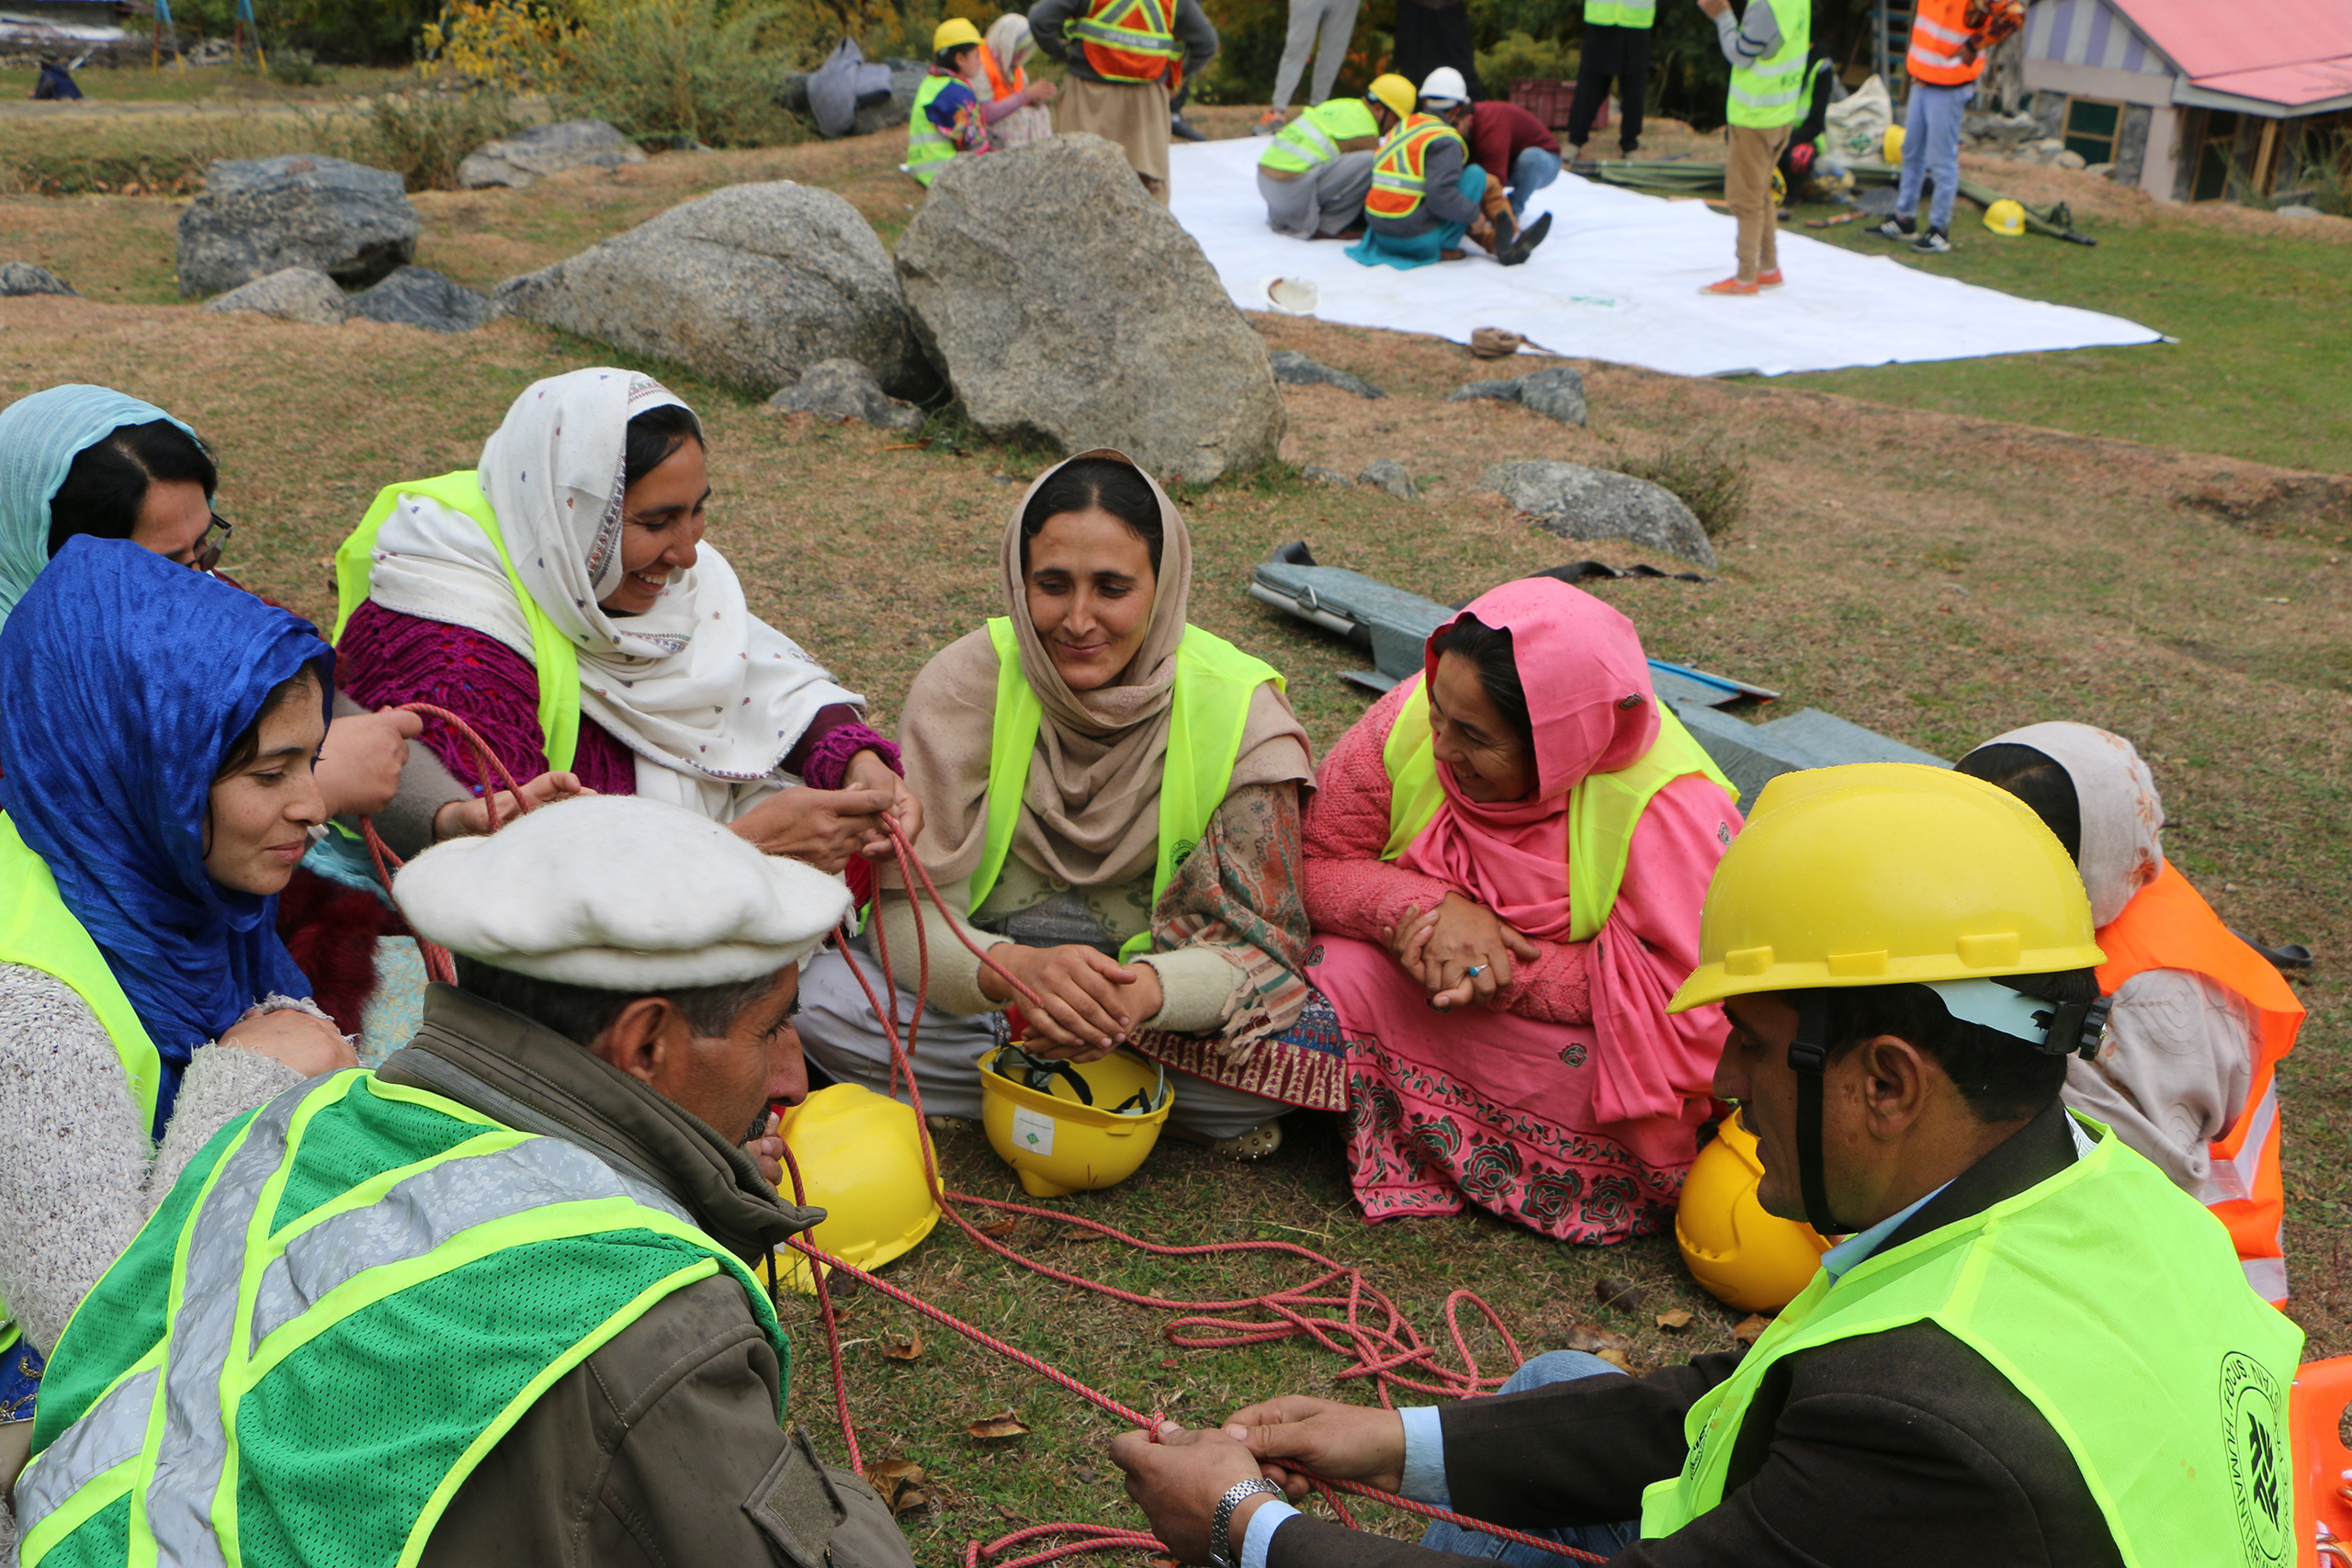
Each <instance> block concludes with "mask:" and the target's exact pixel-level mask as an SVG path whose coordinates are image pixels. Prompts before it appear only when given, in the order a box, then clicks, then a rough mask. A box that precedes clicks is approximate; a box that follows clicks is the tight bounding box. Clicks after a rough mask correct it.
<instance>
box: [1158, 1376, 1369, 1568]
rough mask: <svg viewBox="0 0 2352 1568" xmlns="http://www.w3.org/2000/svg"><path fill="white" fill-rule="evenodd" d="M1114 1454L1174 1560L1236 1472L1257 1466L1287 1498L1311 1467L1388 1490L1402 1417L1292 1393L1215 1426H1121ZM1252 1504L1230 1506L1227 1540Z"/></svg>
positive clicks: (1200, 1550)
mask: <svg viewBox="0 0 2352 1568" xmlns="http://www.w3.org/2000/svg"><path fill="white" fill-rule="evenodd" d="M1111 1459H1112V1461H1113V1462H1114V1463H1115V1464H1117V1465H1118V1467H1119V1468H1120V1469H1121V1470H1124V1471H1125V1472H1127V1495H1128V1496H1130V1497H1132V1498H1134V1499H1135V1502H1136V1506H1137V1507H1139V1508H1141V1509H1142V1510H1143V1511H1144V1513H1145V1514H1146V1515H1147V1516H1148V1517H1149V1518H1150V1520H1151V1528H1152V1531H1153V1533H1154V1534H1156V1535H1158V1536H1159V1539H1160V1540H1162V1541H1164V1542H1165V1543H1167V1546H1168V1548H1169V1550H1170V1551H1172V1552H1174V1553H1175V1555H1176V1556H1177V1558H1178V1559H1179V1560H1180V1561H1182V1562H1205V1561H1207V1558H1208V1545H1209V1518H1210V1515H1211V1514H1212V1513H1213V1512H1214V1511H1215V1509H1216V1504H1217V1499H1218V1498H1220V1497H1222V1496H1223V1495H1225V1493H1226V1491H1227V1488H1229V1487H1231V1486H1232V1485H1233V1484H1234V1483H1237V1482H1242V1481H1250V1480H1253V1479H1256V1478H1258V1477H1260V1476H1262V1477H1264V1478H1265V1479H1266V1480H1268V1481H1271V1482H1272V1483H1274V1484H1275V1485H1277V1486H1280V1487H1281V1488H1282V1489H1283V1495H1284V1496H1286V1497H1288V1498H1289V1499H1290V1500H1291V1501H1292V1502H1294V1503H1296V1502H1300V1501H1302V1500H1304V1499H1305V1497H1306V1494H1307V1492H1308V1491H1309V1489H1310V1487H1311V1485H1312V1480H1311V1479H1310V1478H1311V1477H1313V1478H1320V1479H1322V1480H1325V1481H1354V1482H1361V1483H1363V1484H1365V1485H1367V1486H1370V1487H1374V1488H1376V1489H1377V1490H1380V1491H1383V1492H1395V1491H1396V1490H1397V1487H1399V1486H1400V1485H1402V1484H1403V1483H1404V1472H1405V1423H1404V1420H1403V1418H1402V1417H1400V1416H1398V1415H1397V1413H1396V1412H1395V1411H1394V1410H1386V1409H1381V1408H1379V1407H1377V1406H1372V1405H1363V1404H1338V1403H1336V1402H1335V1401H1332V1400H1329V1399H1309V1398H1306V1397H1304V1396H1301V1395H1295V1394H1292V1395H1285V1396H1284V1397H1283V1398H1281V1399H1270V1400H1267V1401H1265V1402H1264V1403H1263V1404H1252V1405H1250V1406H1248V1407H1247V1408H1245V1409H1241V1410H1237V1411H1235V1412H1234V1413H1233V1414H1232V1415H1231V1416H1227V1417H1226V1419H1225V1424H1224V1425H1223V1426H1221V1427H1202V1428H1199V1429H1197V1430H1193V1431H1186V1430H1185V1429H1183V1428H1182V1427H1177V1426H1175V1425H1173V1424H1172V1423H1169V1424H1162V1425H1161V1426H1159V1427H1156V1428H1154V1429H1153V1430H1151V1431H1149V1432H1144V1431H1135V1432H1124V1433H1122V1434H1120V1435H1119V1436H1118V1437H1116V1438H1113V1439H1112V1441H1111ZM1258 1506H1259V1499H1257V1498H1250V1499H1248V1500H1245V1501H1244V1502H1243V1503H1242V1504H1241V1505H1240V1506H1238V1507H1237V1508H1236V1509H1235V1510H1234V1512H1233V1517H1232V1520H1231V1521H1230V1522H1229V1524H1228V1525H1227V1532H1226V1533H1227V1540H1228V1541H1230V1542H1231V1543H1232V1544H1233V1545H1235V1546H1237V1547H1238V1545H1239V1544H1240V1542H1241V1540H1242V1539H1243V1538H1244V1536H1245V1534H1246V1533H1247V1531H1248V1529H1249V1517H1250V1514H1251V1513H1252V1512H1254V1511H1255V1510H1256V1509H1257V1507H1258Z"/></svg>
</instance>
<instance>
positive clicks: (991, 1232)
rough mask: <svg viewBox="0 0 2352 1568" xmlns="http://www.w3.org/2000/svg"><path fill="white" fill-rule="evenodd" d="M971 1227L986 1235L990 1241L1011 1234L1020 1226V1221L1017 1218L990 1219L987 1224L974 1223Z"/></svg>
mask: <svg viewBox="0 0 2352 1568" xmlns="http://www.w3.org/2000/svg"><path fill="white" fill-rule="evenodd" d="M972 1228H973V1229H974V1230H976V1231H978V1232H979V1233H980V1234H981V1235H984V1236H987V1237H988V1238H989V1240H991V1241H1002V1240H1003V1239H1004V1238H1005V1237H1006V1236H1009V1235H1012V1233H1013V1232H1014V1231H1017V1230H1019V1229H1020V1228H1021V1222H1020V1221H1019V1220H991V1221H989V1223H988V1224H984V1225H974V1226H973V1227H972Z"/></svg>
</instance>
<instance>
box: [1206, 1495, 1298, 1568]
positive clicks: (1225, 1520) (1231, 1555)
mask: <svg viewBox="0 0 2352 1568" xmlns="http://www.w3.org/2000/svg"><path fill="white" fill-rule="evenodd" d="M1261 1492H1263V1493H1266V1494H1268V1495H1272V1496H1275V1497H1279V1496H1281V1495H1283V1489H1282V1488H1281V1487H1279V1486H1277V1485H1275V1484H1274V1483H1272V1482H1271V1481H1269V1480H1267V1479H1266V1478H1265V1477H1264V1476H1262V1475H1261V1476H1258V1477H1256V1478H1255V1479H1253V1480H1250V1481H1237V1482H1235V1483H1233V1484H1232V1485H1231V1486H1230V1487H1227V1489H1226V1494H1225V1495H1224V1496H1222V1497H1219V1498H1218V1499H1217V1500H1216V1513H1215V1514H1214V1515H1212V1516H1210V1518H1209V1562H1211V1563H1212V1564H1214V1568H1240V1558H1241V1554H1240V1553H1239V1552H1238V1551H1234V1550H1233V1545H1232V1543H1231V1542H1230V1541H1228V1540H1226V1530H1227V1528H1228V1527H1229V1526H1231V1525H1232V1523H1233V1510H1234V1509H1236V1508H1238V1507H1239V1506H1241V1500H1242V1499H1243V1498H1245V1497H1255V1496H1256V1495H1258V1494H1259V1493H1261Z"/></svg>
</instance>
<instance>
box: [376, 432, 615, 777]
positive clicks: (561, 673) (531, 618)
mask: <svg viewBox="0 0 2352 1568" xmlns="http://www.w3.org/2000/svg"><path fill="white" fill-rule="evenodd" d="M403 495H421V496H423V497H424V498H425V499H426V500H427V501H437V502H440V503H441V504H442V505H444V506H446V507H447V508H448V509H449V510H450V511H452V512H462V513H465V514H466V515H467V516H468V517H470V518H472V519H473V520H474V522H475V523H477V524H479V525H481V531H482V532H483V533H484V534H485V535H487V536H489V538H490V543H491V547H492V549H495V550H496V551H497V552H498V564H499V565H500V566H503V567H504V568H505V569H506V581H507V583H508V584H509V586H511V587H512V588H513V589H514V590H515V607H516V608H517V609H519V610H521V611H522V612H523V622H524V624H525V625H526V626H529V627H530V628H531V668H532V669H534V670H536V671H538V676H539V734H540V736H541V737H542V738H543V739H545V740H546V741H547V759H548V769H549V770H550V771H552V772H555V773H564V772H567V771H568V770H569V769H570V768H571V763H572V760H573V758H574V757H575V756H577V755H578V753H579V750H580V650H579V649H576V648H574V647H573V646H572V645H571V638H570V637H565V636H564V635H563V633H562V632H560V631H559V630H558V629H556V624H555V623H554V622H553V621H551V620H549V619H548V613H547V612H546V611H545V610H542V609H540V608H539V603H538V601H537V600H536V599H534V598H532V597H531V591H530V590H529V589H527V588H526V587H524V586H523V578H522V574H521V573H519V572H517V571H516V570H515V562H514V561H513V559H512V558H509V557H508V555H507V554H506V539H505V536H503V535H502V534H501V533H500V532H499V531H498V514H497V513H494V512H492V510H491V509H490V502H489V500H488V499H487V498H486V497H485V496H483V494H482V493H481V476H480V475H478V474H476V473H475V472H474V471H473V470H471V469H465V470H461V471H460V472H458V473H454V474H442V475H440V476H439V477H437V478H435V479H405V480H402V481H401V483H399V484H392V485H386V486H385V487H384V488H383V489H382V490H379V491H377V492H376V499H375V502H373V504H371V505H370V506H369V507H368V514H367V515H366V516H364V517H362V518H360V520H359V526H358V527H356V528H355V529H353V530H352V531H351V537H349V538H347V539H345V540H344V542H343V543H342V545H341V546H340V547H337V548H336V550H335V552H334V593H335V606H334V640H336V641H337V642H340V641H342V640H343V628H344V626H345V625H346V624H347V623H348V622H349V621H350V619H351V613H352V612H353V611H354V610H356V609H357V608H359V606H360V605H362V604H366V603H367V602H368V572H369V570H370V569H371V568H372V567H373V566H374V565H375V559H376V536H377V535H378V534H379V533H380V532H382V530H383V526H384V522H385V520H386V519H387V518H389V517H390V516H391V514H392V508H393V507H394V506H395V505H396V504H398V503H399V501H400V498H401V496H403ZM483 782H484V783H487V782H488V781H487V780H485V781H483Z"/></svg>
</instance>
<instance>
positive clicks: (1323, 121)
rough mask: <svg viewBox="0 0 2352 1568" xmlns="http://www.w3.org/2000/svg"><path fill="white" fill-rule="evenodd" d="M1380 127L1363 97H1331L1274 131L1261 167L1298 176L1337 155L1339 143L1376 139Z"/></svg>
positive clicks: (1259, 161)
mask: <svg viewBox="0 0 2352 1568" xmlns="http://www.w3.org/2000/svg"><path fill="white" fill-rule="evenodd" d="M1379 134H1380V124H1379V122H1378V121H1377V120H1375V119H1374V118H1372V110H1371V108H1370V107H1367V106H1366V105H1365V103H1364V101H1363V99H1362V98H1333V99H1330V100H1329V102H1327V103H1320V104H1317V105H1316V106H1315V107H1313V108H1310V109H1308V110H1307V111H1306V113H1304V114H1302V115H1300V116H1299V117H1298V118H1296V119H1295V120H1292V121H1291V122H1290V123H1289V124H1288V125H1285V126H1283V128H1282V129H1281V130H1277V131H1275V132H1274V138H1273V140H1272V141H1270V142H1268V143H1267V144H1266V150H1265V152H1262V153H1261V154H1260V155H1259V158H1258V164H1259V167H1261V168H1266V169H1280V170H1282V171H1283V172H1284V173H1286V174H1301V173H1304V172H1305V171H1306V170H1308V169H1311V168H1314V167H1316V166H1317V164H1328V163H1329V162H1330V161H1331V160H1332V159H1334V158H1336V157H1338V156H1339V155H1340V142H1342V141H1356V140H1358V139H1359V138H1362V137H1366V136H1378V135H1379Z"/></svg>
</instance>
